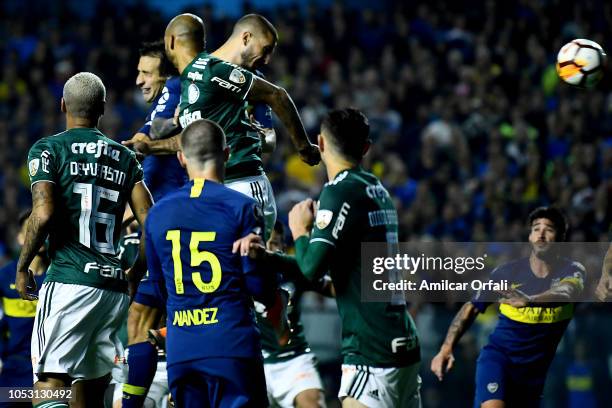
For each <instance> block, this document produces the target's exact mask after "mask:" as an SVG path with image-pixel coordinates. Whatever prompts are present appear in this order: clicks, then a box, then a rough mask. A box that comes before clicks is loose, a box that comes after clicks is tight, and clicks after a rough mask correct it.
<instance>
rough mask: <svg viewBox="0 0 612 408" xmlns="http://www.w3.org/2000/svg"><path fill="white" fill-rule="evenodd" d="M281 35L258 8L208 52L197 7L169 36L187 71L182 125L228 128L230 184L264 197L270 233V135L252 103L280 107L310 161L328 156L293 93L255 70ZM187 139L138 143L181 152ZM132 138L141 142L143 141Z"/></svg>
mask: <svg viewBox="0 0 612 408" xmlns="http://www.w3.org/2000/svg"><path fill="white" fill-rule="evenodd" d="M277 39H278V34H277V32H276V29H275V28H274V26H273V25H272V24H271V23H270V22H269V21H268V20H266V19H265V18H264V17H262V16H260V15H256V14H249V15H246V16H244V17H242V18H241V19H240V20H238V22H237V23H236V24H235V26H234V30H233V32H232V35H231V36H230V38H229V39H228V40H227V41H226V42H225V43H224V44H223V45H222V46H221V47H220V48H219V49H218V50H217V51H215V52H214V53H212V54H208V53H207V52H205V51H204V43H205V42H204V25H203V23H202V20H201V19H200V18H199V17H196V16H194V15H193V14H181V15H179V16H177V17H175V18H174V19H172V21H170V23H169V24H168V27H167V28H166V33H165V37H164V40H165V44H166V53H167V54H168V57H169V58H170V60H171V61H172V63H173V64H174V66H175V67H176V68H177V70H178V71H179V73H180V75H181V92H182V94H181V103H180V107H179V110H180V112H179V122H180V125H181V126H182V127H186V126H187V125H189V123H191V122H193V121H194V120H197V119H202V118H203V119H210V120H212V121H214V122H217V123H218V124H219V125H220V126H221V127H222V128H223V130H224V132H225V134H226V136H227V143H228V146H229V148H230V158H229V161H228V162H227V170H226V180H225V183H226V184H227V185H228V187H230V188H232V189H234V190H237V191H240V192H242V193H244V194H247V195H249V196H251V197H253V198H255V199H256V200H258V201H259V202H260V203H262V206H263V211H264V216H265V221H266V234H265V236H267V235H269V232H270V231H271V230H272V228H273V226H274V220H275V219H276V205H275V203H274V195H273V192H272V187H271V186H270V182H269V181H268V178H267V177H266V175H265V173H264V171H263V165H262V160H261V154H262V149H263V148H262V138H261V136H260V134H259V132H258V131H257V129H256V128H255V127H254V126H253V125H252V123H251V121H250V119H249V116H248V112H247V109H246V108H247V106H248V105H249V102H252V103H254V104H257V103H264V104H267V105H269V106H270V107H271V108H272V110H273V111H274V112H275V113H276V114H277V115H278V117H279V118H280V120H281V121H282V122H283V124H284V125H285V126H286V127H287V130H288V131H289V134H290V135H291V138H292V140H293V143H294V145H295V147H296V148H297V150H298V152H299V154H300V156H301V158H302V160H303V161H305V162H306V163H308V164H310V165H315V164H317V163H318V162H319V160H320V155H319V150H318V148H317V146H316V145H313V144H312V143H310V141H309V140H308V137H307V135H306V131H305V130H304V126H303V125H302V122H301V120H300V117H299V115H298V112H297V109H296V108H295V105H294V104H293V101H292V100H291V98H290V96H289V95H288V94H287V92H286V91H285V90H284V89H283V88H280V87H277V86H275V85H273V84H271V83H269V82H267V81H265V80H263V79H261V78H259V77H257V76H256V75H253V74H252V73H251V72H250V71H249V70H252V69H256V68H257V67H259V66H261V65H262V64H266V63H267V62H268V61H269V59H270V56H271V54H272V51H273V50H274V48H275V46H276V42H277ZM179 139H180V136H176V137H171V138H168V139H165V140H156V141H149V142H147V143H145V144H141V145H140V146H136V147H137V148H139V149H142V150H143V152H144V153H146V154H148V153H152V154H159V153H166V154H167V153H173V152H176V151H177V150H178V149H179ZM124 143H125V144H128V145H133V144H135V141H134V140H131V141H128V142H124Z"/></svg>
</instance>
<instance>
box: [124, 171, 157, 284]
mask: <svg viewBox="0 0 612 408" xmlns="http://www.w3.org/2000/svg"><path fill="white" fill-rule="evenodd" d="M129 204H130V208H131V209H132V213H133V214H134V216H135V217H136V220H137V221H138V223H139V224H140V227H141V231H142V234H141V237H140V250H139V253H138V259H137V260H136V263H135V264H134V266H133V267H132V269H131V270H130V272H129V273H128V279H129V281H130V283H131V284H132V285H133V284H134V283H136V284H137V283H138V282H140V280H141V279H142V277H143V276H144V274H145V272H146V271H147V260H146V258H145V221H146V219H147V214H148V213H149V209H150V208H151V207H152V206H153V198H152V197H151V192H150V191H149V189H148V188H147V186H146V185H145V183H144V182H140V183H136V184H135V185H134V188H133V189H132V193H131V195H130V201H129Z"/></svg>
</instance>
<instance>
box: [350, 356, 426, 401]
mask: <svg viewBox="0 0 612 408" xmlns="http://www.w3.org/2000/svg"><path fill="white" fill-rule="evenodd" d="M419 368H420V363H416V364H413V365H411V366H408V367H399V368H378V367H368V366H364V365H351V364H342V380H341V382H340V391H338V397H339V398H340V399H341V400H343V399H344V398H346V397H351V398H354V399H356V400H357V401H359V402H360V403H362V404H364V405H365V406H367V407H369V408H396V407H402V408H420V407H421V395H420V388H421V377H419Z"/></svg>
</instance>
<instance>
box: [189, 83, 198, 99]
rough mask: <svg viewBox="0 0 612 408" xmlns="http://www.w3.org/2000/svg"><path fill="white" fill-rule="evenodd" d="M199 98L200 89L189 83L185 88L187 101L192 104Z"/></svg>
mask: <svg viewBox="0 0 612 408" xmlns="http://www.w3.org/2000/svg"><path fill="white" fill-rule="evenodd" d="M199 98H200V89H199V88H198V86H197V85H196V84H191V85H189V88H187V101H188V102H189V103H190V104H194V103H196V102H197V100H198V99H199Z"/></svg>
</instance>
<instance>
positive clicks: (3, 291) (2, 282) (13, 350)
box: [0, 260, 45, 360]
mask: <svg viewBox="0 0 612 408" xmlns="http://www.w3.org/2000/svg"><path fill="white" fill-rule="evenodd" d="M16 270H17V260H14V261H11V262H10V263H8V264H7V265H5V266H4V267H3V268H2V269H0V297H2V310H3V312H4V316H3V317H2V325H1V329H0V330H1V339H0V341H1V342H2V346H1V350H2V359H5V358H6V357H9V356H10V357H17V356H21V357H24V358H25V359H27V360H29V359H30V339H31V337H32V328H33V326H34V316H35V315H36V301H29V300H23V299H21V298H20V297H19V293H18V292H17V290H16V288H15V272H16ZM35 279H36V284H37V285H38V288H39V289H40V286H41V285H42V283H43V280H44V279H45V275H44V274H43V275H40V276H36V277H35Z"/></svg>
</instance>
